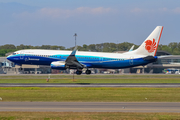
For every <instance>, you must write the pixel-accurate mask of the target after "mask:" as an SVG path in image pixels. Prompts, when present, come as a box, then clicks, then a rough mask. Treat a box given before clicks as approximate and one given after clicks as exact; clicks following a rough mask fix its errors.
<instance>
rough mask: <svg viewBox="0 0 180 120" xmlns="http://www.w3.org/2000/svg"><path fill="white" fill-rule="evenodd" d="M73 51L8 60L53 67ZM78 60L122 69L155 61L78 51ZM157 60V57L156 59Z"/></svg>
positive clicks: (22, 53)
mask: <svg viewBox="0 0 180 120" xmlns="http://www.w3.org/2000/svg"><path fill="white" fill-rule="evenodd" d="M70 53H71V51H64V50H35V49H34V50H33V49H30V50H20V51H16V52H15V53H13V54H14V55H10V56H8V57H7V59H8V60H10V61H12V62H14V63H17V64H19V65H21V64H30V65H51V63H52V62H54V61H65V60H66V59H67V57H68V56H69V55H70ZM75 57H76V59H77V60H78V61H79V62H80V63H82V64H84V65H86V66H87V67H88V68H107V69H120V68H128V67H133V66H139V65H145V64H148V63H150V62H154V61H153V60H150V61H149V60H144V59H143V58H144V57H146V56H137V55H135V56H133V55H130V56H129V54H127V55H126V53H124V54H119V53H104V52H85V51H77V52H76V55H75ZM155 58H156V57H155Z"/></svg>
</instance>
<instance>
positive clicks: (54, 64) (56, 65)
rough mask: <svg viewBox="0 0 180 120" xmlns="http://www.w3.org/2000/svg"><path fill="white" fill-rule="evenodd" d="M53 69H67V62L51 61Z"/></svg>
mask: <svg viewBox="0 0 180 120" xmlns="http://www.w3.org/2000/svg"><path fill="white" fill-rule="evenodd" d="M51 68H52V69H58V70H66V67H65V62H64V61H56V62H52V63H51Z"/></svg>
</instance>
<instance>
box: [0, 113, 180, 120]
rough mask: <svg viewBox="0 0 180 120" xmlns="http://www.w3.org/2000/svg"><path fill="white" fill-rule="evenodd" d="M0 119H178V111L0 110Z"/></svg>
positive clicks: (179, 115)
mask: <svg viewBox="0 0 180 120" xmlns="http://www.w3.org/2000/svg"><path fill="white" fill-rule="evenodd" d="M0 119H1V120H16V119H18V120H19V119H20V120H22V119H23V120H179V119H180V113H125V112H124V113H122V112H112V113H111V112H101V113H100V112H0Z"/></svg>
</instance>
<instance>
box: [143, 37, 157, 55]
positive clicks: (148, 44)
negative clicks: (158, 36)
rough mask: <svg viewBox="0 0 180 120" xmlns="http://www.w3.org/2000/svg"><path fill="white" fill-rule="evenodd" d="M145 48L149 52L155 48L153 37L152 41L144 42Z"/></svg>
mask: <svg viewBox="0 0 180 120" xmlns="http://www.w3.org/2000/svg"><path fill="white" fill-rule="evenodd" d="M145 48H146V50H147V51H148V52H149V53H152V52H154V50H155V49H156V42H155V39H153V41H151V40H146V42H145Z"/></svg>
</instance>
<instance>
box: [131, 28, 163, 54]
mask: <svg viewBox="0 0 180 120" xmlns="http://www.w3.org/2000/svg"><path fill="white" fill-rule="evenodd" d="M162 31H163V26H157V27H156V28H155V29H154V31H153V32H152V33H151V34H150V35H149V36H148V37H147V38H146V40H145V41H144V42H143V43H142V44H141V46H140V47H139V48H138V49H136V50H135V51H134V52H135V53H136V54H139V55H150V56H155V55H156V51H157V48H158V45H159V41H160V38H161V34H162Z"/></svg>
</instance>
